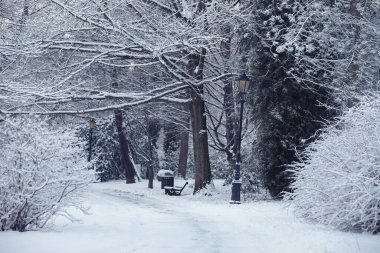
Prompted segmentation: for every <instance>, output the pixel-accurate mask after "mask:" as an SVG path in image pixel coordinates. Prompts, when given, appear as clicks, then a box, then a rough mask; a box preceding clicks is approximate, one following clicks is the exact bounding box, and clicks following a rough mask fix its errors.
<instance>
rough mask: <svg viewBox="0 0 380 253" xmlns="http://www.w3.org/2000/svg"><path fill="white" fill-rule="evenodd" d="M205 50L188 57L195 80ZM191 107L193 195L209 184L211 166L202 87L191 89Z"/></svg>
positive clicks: (201, 64) (189, 68) (199, 75)
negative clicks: (193, 170) (193, 171)
mask: <svg viewBox="0 0 380 253" xmlns="http://www.w3.org/2000/svg"><path fill="white" fill-rule="evenodd" d="M205 54H206V49H202V50H201V52H200V53H199V54H193V55H190V56H189V65H188V71H189V73H190V74H191V75H192V76H193V77H194V78H196V79H198V80H201V79H202V77H203V67H204V66H203V64H204V57H205ZM190 97H191V100H192V102H191V105H190V117H191V127H192V130H193V149H194V167H195V186H194V194H195V193H197V192H198V191H200V190H201V189H203V188H206V186H207V185H208V184H209V183H210V182H211V166H210V158H209V151H208V134H207V121H206V110H205V103H204V100H203V85H201V86H197V87H193V88H192V89H191V90H190Z"/></svg>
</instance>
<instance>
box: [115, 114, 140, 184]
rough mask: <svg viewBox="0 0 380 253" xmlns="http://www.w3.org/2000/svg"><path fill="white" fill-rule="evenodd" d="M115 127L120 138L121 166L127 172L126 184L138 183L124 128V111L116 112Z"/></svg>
mask: <svg viewBox="0 0 380 253" xmlns="http://www.w3.org/2000/svg"><path fill="white" fill-rule="evenodd" d="M115 125H116V128H117V133H118V136H119V144H120V159H121V166H122V167H123V169H124V171H125V178H126V182H127V184H131V183H136V180H135V175H136V171H135V166H134V164H133V162H132V160H131V157H130V151H129V145H128V140H127V135H126V133H125V129H124V127H123V111H122V110H115Z"/></svg>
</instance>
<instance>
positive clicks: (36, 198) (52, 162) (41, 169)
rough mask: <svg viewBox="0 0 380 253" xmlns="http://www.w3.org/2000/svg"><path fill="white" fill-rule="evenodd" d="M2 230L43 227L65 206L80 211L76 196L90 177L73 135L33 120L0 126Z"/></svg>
mask: <svg viewBox="0 0 380 253" xmlns="http://www.w3.org/2000/svg"><path fill="white" fill-rule="evenodd" d="M0 128H1V131H0V140H1V144H2V145H1V146H0V161H1V163H0V221H1V222H0V228H1V230H18V231H25V230H31V229H39V228H42V227H43V226H45V225H46V224H47V222H49V221H50V220H51V218H52V216H53V215H58V214H60V215H64V216H66V217H67V218H72V217H71V216H70V214H69V213H67V207H69V206H75V207H78V208H80V207H81V205H80V201H79V199H78V196H79V194H80V192H81V191H82V190H83V189H84V188H85V186H86V185H87V183H88V182H89V181H90V180H92V178H93V175H92V174H93V173H92V172H90V171H88V170H86V158H85V156H84V154H83V147H82V146H81V144H80V143H79V142H78V139H77V138H76V136H75V135H74V131H68V130H64V129H62V128H58V127H56V128H55V129H54V130H53V129H51V127H50V128H49V127H48V125H47V124H46V123H39V122H37V121H35V120H28V119H23V120H5V121H3V122H2V123H0Z"/></svg>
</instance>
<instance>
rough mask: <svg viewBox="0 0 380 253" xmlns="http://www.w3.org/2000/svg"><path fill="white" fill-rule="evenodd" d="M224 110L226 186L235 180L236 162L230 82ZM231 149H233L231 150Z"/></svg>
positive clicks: (233, 112)
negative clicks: (226, 164)
mask: <svg viewBox="0 0 380 253" xmlns="http://www.w3.org/2000/svg"><path fill="white" fill-rule="evenodd" d="M223 103H224V105H223V106H224V110H225V112H226V142H227V144H226V149H225V152H226V155H227V162H228V175H227V178H226V180H225V182H224V184H225V185H227V184H231V182H232V179H233V171H234V166H235V160H236V145H235V143H236V142H235V133H236V127H235V122H236V120H235V110H234V108H235V107H234V94H233V86H232V83H231V82H228V83H227V84H226V85H225V86H224V98H223ZM231 147H233V148H232V149H231Z"/></svg>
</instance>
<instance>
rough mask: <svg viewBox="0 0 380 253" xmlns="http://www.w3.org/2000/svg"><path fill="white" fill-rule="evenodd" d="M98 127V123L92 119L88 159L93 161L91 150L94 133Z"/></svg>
mask: <svg viewBox="0 0 380 253" xmlns="http://www.w3.org/2000/svg"><path fill="white" fill-rule="evenodd" d="M95 128H96V123H95V120H94V119H91V120H90V136H89V140H88V146H89V147H88V159H87V161H91V151H92V133H93V132H94V129H95Z"/></svg>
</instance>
